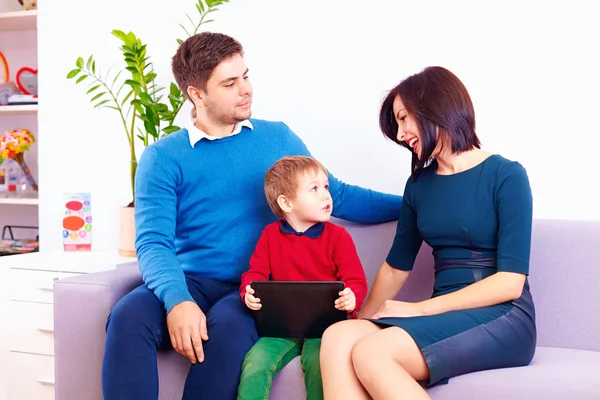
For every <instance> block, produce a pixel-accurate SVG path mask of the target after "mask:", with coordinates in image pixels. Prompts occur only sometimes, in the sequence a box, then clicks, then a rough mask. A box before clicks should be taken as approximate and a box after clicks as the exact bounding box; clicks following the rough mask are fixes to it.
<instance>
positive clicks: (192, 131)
mask: <svg viewBox="0 0 600 400" xmlns="http://www.w3.org/2000/svg"><path fill="white" fill-rule="evenodd" d="M244 126H245V127H247V128H250V129H254V127H253V126H252V122H250V120H249V119H247V120H244V121H241V122H238V123H237V124H235V128H233V132H231V134H230V135H227V136H223V137H229V136H234V135H237V134H238V133H240V132H241V131H242V128H243V127H244ZM187 131H188V136H189V138H190V146H192V147H194V146H195V145H196V143H198V142H199V141H200V140H202V139H206V140H218V139H223V138H222V137H218V136H210V135H208V134H206V133H205V132H204V131H202V130H201V129H198V127H197V126H196V118H194V116H193V115H192V113H191V112H190V116H189V120H188V126H187Z"/></svg>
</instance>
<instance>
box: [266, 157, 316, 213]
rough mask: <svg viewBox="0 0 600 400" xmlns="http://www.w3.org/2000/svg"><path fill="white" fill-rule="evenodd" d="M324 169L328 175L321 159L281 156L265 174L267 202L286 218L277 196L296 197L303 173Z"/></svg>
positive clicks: (275, 211)
mask: <svg viewBox="0 0 600 400" xmlns="http://www.w3.org/2000/svg"><path fill="white" fill-rule="evenodd" d="M319 171H323V172H324V173H325V175H327V170H326V169H325V167H324V166H323V164H321V163H320V162H319V161H317V160H315V159H314V158H311V157H305V156H287V157H282V158H280V159H279V160H278V161H277V162H276V163H275V164H273V166H272V167H271V168H269V170H268V171H267V174H266V176H265V196H266V197H267V203H269V207H271V210H272V211H273V213H274V214H275V215H277V216H278V217H279V218H281V219H285V214H284V213H283V210H282V209H281V208H280V207H279V204H278V203H277V198H278V197H279V196H281V195H284V196H285V197H287V198H288V199H294V198H295V197H296V191H297V190H298V185H299V182H298V181H299V180H300V177H301V176H302V174H304V173H308V172H312V173H315V174H316V173H318V172H319Z"/></svg>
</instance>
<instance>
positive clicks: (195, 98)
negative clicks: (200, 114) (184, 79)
mask: <svg viewBox="0 0 600 400" xmlns="http://www.w3.org/2000/svg"><path fill="white" fill-rule="evenodd" d="M187 94H188V96H190V99H192V103H194V105H195V106H196V107H205V106H206V104H205V103H204V96H206V94H205V93H204V92H203V91H202V90H201V89H198V88H197V87H194V86H188V88H187Z"/></svg>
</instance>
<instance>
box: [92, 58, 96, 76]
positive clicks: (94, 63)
mask: <svg viewBox="0 0 600 400" xmlns="http://www.w3.org/2000/svg"><path fill="white" fill-rule="evenodd" d="M95 73H96V60H94V61H92V74H95Z"/></svg>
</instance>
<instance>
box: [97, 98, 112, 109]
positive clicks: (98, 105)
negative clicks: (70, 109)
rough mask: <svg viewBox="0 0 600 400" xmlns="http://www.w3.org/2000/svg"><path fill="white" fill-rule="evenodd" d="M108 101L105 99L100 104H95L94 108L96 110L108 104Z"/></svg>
mask: <svg viewBox="0 0 600 400" xmlns="http://www.w3.org/2000/svg"><path fill="white" fill-rule="evenodd" d="M109 101H110V100H108V99H106V100H102V101H101V102H99V103H97V104H96V105H95V106H94V108H98V107H100V106H101V105H103V104H106V103H108V102H109Z"/></svg>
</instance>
